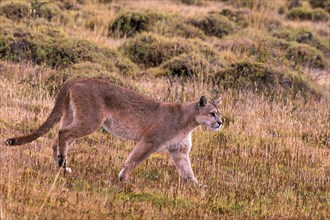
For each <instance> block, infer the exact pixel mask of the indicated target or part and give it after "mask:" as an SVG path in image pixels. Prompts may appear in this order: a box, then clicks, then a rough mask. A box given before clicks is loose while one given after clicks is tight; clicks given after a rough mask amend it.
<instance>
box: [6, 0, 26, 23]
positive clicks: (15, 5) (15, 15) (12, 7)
mask: <svg viewBox="0 0 330 220" xmlns="http://www.w3.org/2000/svg"><path fill="white" fill-rule="evenodd" d="M0 15H2V16H5V17H6V18H8V19H10V20H13V21H18V20H21V19H24V18H27V17H28V16H30V6H29V4H27V3H22V2H5V3H1V4H0Z"/></svg>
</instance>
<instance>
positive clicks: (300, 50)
mask: <svg viewBox="0 0 330 220" xmlns="http://www.w3.org/2000/svg"><path fill="white" fill-rule="evenodd" d="M286 56H287V58H288V59H290V60H292V61H294V62H295V64H296V65H297V64H299V65H304V66H307V67H310V68H321V69H324V68H326V67H327V66H328V63H327V60H326V58H325V57H324V55H323V54H322V53H321V52H320V51H319V50H317V49H315V48H314V47H312V46H310V45H307V44H298V43H292V44H291V45H290V47H289V48H288V50H287V54H286Z"/></svg>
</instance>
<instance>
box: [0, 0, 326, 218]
mask: <svg viewBox="0 0 330 220" xmlns="http://www.w3.org/2000/svg"><path fill="white" fill-rule="evenodd" d="M41 2H42V1H36V2H34V3H35V4H34V5H32V4H31V2H29V1H23V0H22V1H3V0H2V1H0V91H1V94H0V219H1V220H2V219H255V218H256V219H329V218H330V70H329V58H330V42H329V36H330V30H329V29H330V25H329V12H328V11H327V10H329V7H330V3H327V2H328V1H324V2H325V3H324V4H328V5H325V6H324V8H323V9H320V8H319V9H316V6H315V5H313V3H310V2H309V1H300V4H301V6H299V7H298V9H299V10H302V11H303V10H306V11H307V12H308V13H310V14H311V15H310V14H308V13H307V12H304V13H307V14H303V15H301V14H299V15H296V14H293V13H296V11H295V10H297V8H296V9H294V10H293V11H292V9H291V11H290V9H288V7H289V3H290V2H291V1H285V0H279V1H261V0H254V1H253V0H249V1H248V0H228V1H198V0H191V1H188V0H182V1H106V0H98V1H97V0H93V1H88V0H66V1H53V2H52V3H47V4H45V5H43V6H40V7H39V6H38V4H37V3H41ZM8 5H9V8H8ZM6 7H7V8H6ZM33 7H34V8H33ZM38 7H39V8H38ZM322 7H323V6H322ZM15 8H16V9H15ZM14 9H15V10H14ZM32 9H33V10H35V11H33V10H32ZM224 9H226V10H224ZM130 13H131V19H132V20H134V19H136V20H137V21H138V22H141V23H138V22H137V23H135V24H136V25H138V26H139V25H140V26H141V30H139V29H138V26H136V27H135V26H134V25H133V26H134V27H133V28H132V27H131V26H130V25H132V23H131V24H129V22H128V24H125V22H127V18H124V19H123V20H118V18H120V16H122V15H124V16H125V15H129V14H130ZM134 13H140V14H134ZM313 13H314V14H313ZM220 14H221V15H220ZM292 16H293V17H292ZM295 16H297V17H295ZM125 19H126V20H125ZM132 20H131V21H132ZM224 21H225V22H224ZM116 22H117V23H119V25H117V26H114V23H116ZM120 22H122V23H120ZM223 22H224V23H223ZM120 24H121V25H122V26H120ZM125 25H126V26H125ZM127 26H128V27H127ZM111 28H112V29H111ZM109 30H110V31H109ZM310 34H312V37H310ZM81 76H84V77H86V76H87V77H88V76H89V77H100V78H104V79H108V80H110V81H112V82H114V83H117V84H119V85H122V86H125V87H128V88H131V89H133V90H135V91H138V92H140V93H142V94H144V95H146V96H148V97H151V98H153V99H156V100H160V101H175V102H182V101H192V100H196V99H198V98H199V97H200V96H201V95H205V96H207V97H209V98H214V97H215V96H217V95H220V96H221V98H222V102H221V105H220V110H221V114H222V116H223V120H224V127H223V128H222V129H221V130H220V131H217V132H213V131H211V130H209V129H206V128H203V127H200V128H198V129H197V130H195V131H194V133H193V149H192V152H191V159H192V166H193V170H194V172H195V176H196V177H197V179H198V180H199V181H200V182H201V183H203V184H205V185H207V188H202V189H201V188H199V187H196V186H194V185H193V184H189V183H185V182H184V181H182V179H180V177H179V174H178V173H177V171H176V170H175V167H174V165H173V163H172V161H171V160H170V158H169V155H167V153H165V152H164V153H159V154H154V155H152V156H151V157H150V158H148V159H147V160H146V161H145V162H143V163H142V164H141V165H140V166H139V167H138V168H137V169H136V170H135V171H134V172H133V173H132V175H131V179H130V181H129V182H128V183H120V182H119V180H118V178H117V176H118V173H119V171H120V169H121V168H122V165H123V163H124V161H125V159H126V157H127V156H128V154H129V152H130V151H131V150H132V148H133V147H134V144H135V143H134V142H130V141H123V140H120V139H118V138H115V137H113V136H112V135H111V134H108V133H105V132H104V131H103V130H102V129H100V130H99V131H98V132H96V133H94V134H92V135H89V136H86V137H83V138H81V139H78V140H77V141H76V142H75V144H74V145H73V146H72V148H70V149H69V153H68V163H69V165H68V166H70V167H71V168H72V169H73V173H71V174H68V173H66V174H65V173H64V172H63V171H61V170H58V168H57V167H56V166H55V163H54V161H53V160H52V145H53V142H54V140H55V137H56V133H57V132H58V126H55V127H54V128H53V129H52V130H51V131H50V132H49V133H48V134H47V135H45V136H43V137H41V138H39V139H38V140H36V141H35V142H32V143H30V144H26V145H22V146H5V144H4V141H5V140H6V139H7V138H9V137H13V136H20V135H22V134H26V133H29V132H31V131H33V130H34V129H36V128H37V127H38V126H39V125H40V124H41V123H42V122H44V120H45V119H46V118H47V116H48V114H49V113H50V111H51V109H52V107H53V103H54V100H55V95H56V93H57V91H58V89H59V87H60V85H61V84H62V83H63V82H64V81H65V80H68V79H70V78H74V77H81ZM160 129H161V128H160Z"/></svg>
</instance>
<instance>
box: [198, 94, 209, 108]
mask: <svg viewBox="0 0 330 220" xmlns="http://www.w3.org/2000/svg"><path fill="white" fill-rule="evenodd" d="M206 104H207V99H206V98H205V96H202V97H201V98H200V99H199V103H198V107H199V108H201V107H204V106H205V105H206Z"/></svg>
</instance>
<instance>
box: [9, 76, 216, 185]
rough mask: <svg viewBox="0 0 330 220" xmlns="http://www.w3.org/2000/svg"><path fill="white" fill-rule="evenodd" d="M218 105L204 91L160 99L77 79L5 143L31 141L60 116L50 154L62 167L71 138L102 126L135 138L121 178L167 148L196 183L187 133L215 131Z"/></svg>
mask: <svg viewBox="0 0 330 220" xmlns="http://www.w3.org/2000/svg"><path fill="white" fill-rule="evenodd" d="M218 104H219V99H217V100H215V101H213V102H207V99H206V98H205V96H202V97H200V99H199V100H197V101H193V102H184V103H174V102H159V101H155V100H152V99H150V98H148V97H146V96H143V95H140V94H138V93H137V92H134V91H132V90H129V89H127V88H123V87H120V86H117V85H115V84H112V83H110V82H107V81H105V80H101V79H92V78H78V79H73V80H71V81H67V82H66V83H64V84H63V86H62V87H61V89H60V91H59V94H58V96H57V98H56V101H55V106H54V108H53V110H52V112H51V113H50V115H49V116H48V118H47V119H46V121H45V122H44V123H43V124H42V125H41V126H40V127H39V128H38V129H37V130H36V131H34V132H32V133H31V134H28V135H25V136H21V137H17V138H10V139H8V140H6V144H7V145H22V144H26V143H29V142H32V141H34V140H36V139H37V138H39V137H40V136H42V135H44V134H46V133H47V132H48V131H49V130H50V128H52V127H53V126H54V124H55V123H58V122H59V121H60V129H59V133H58V138H57V140H56V143H55V144H54V146H53V156H54V159H55V160H56V162H57V163H58V165H59V166H60V167H63V168H66V158H67V151H68V147H69V146H70V145H71V144H72V143H73V141H74V140H75V139H76V138H79V137H83V136H85V135H88V134H91V133H93V132H95V131H96V130H98V129H99V128H100V127H103V128H104V129H105V130H106V131H108V132H109V133H111V134H113V135H115V136H118V137H120V138H122V139H128V140H133V141H136V142H137V144H136V146H135V148H134V149H133V150H132V152H131V153H130V154H129V156H128V158H127V159H126V161H125V163H124V165H123V168H122V170H121V171H120V173H119V179H120V180H121V181H124V180H126V179H127V178H128V176H129V173H130V172H131V171H132V170H133V169H134V168H135V167H136V166H138V165H139V164H140V163H141V162H142V161H143V160H145V159H146V158H147V157H148V156H149V155H150V154H152V153H155V152H160V151H168V152H169V154H170V155H171V158H172V159H173V162H174V165H175V167H176V169H177V170H178V172H179V174H180V176H181V177H182V178H183V179H184V180H185V181H192V182H194V183H196V184H197V183H198V182H197V179H196V178H195V176H194V173H193V170H192V167H191V162H190V158H189V152H190V150H191V145H192V144H191V134H192V131H194V129H196V128H197V127H198V126H199V125H205V126H207V127H209V128H211V129H213V130H218V129H219V128H220V127H221V126H222V120H221V117H220V112H219V109H218V107H217V106H218Z"/></svg>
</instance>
